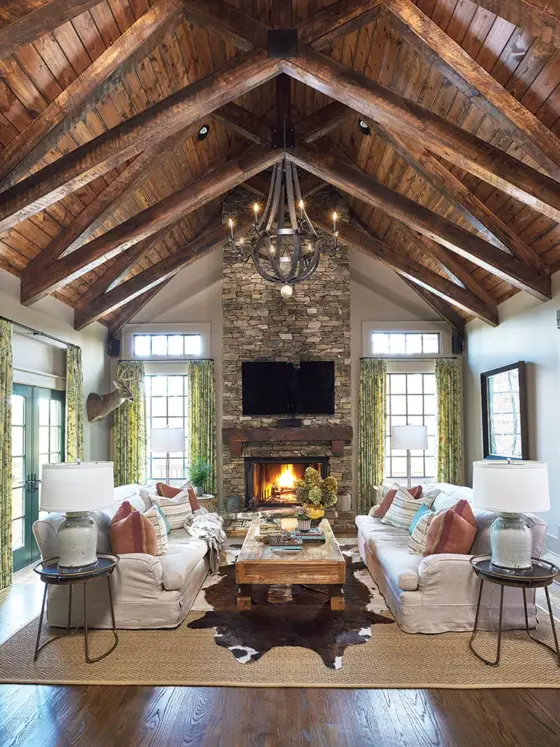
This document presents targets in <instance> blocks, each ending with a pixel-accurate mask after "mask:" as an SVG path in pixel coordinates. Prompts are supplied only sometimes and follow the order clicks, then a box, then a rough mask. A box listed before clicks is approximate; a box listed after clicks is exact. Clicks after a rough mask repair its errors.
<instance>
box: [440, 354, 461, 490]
mask: <svg viewBox="0 0 560 747" xmlns="http://www.w3.org/2000/svg"><path fill="white" fill-rule="evenodd" d="M460 365H461V364H460V361H459V359H458V358H438V359H437V360H436V389H437V400H438V456H437V479H438V482H448V483H451V484H452V485H460V484H461V482H462V479H463V438H462V426H461V371H460Z"/></svg>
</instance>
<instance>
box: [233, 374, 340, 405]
mask: <svg viewBox="0 0 560 747" xmlns="http://www.w3.org/2000/svg"><path fill="white" fill-rule="evenodd" d="M242 386H243V414H244V415H333V414H334V362H333V361H302V362H301V363H274V362H270V363H269V362H247V361H246V362H244V363H243V364H242Z"/></svg>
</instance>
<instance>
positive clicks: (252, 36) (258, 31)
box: [183, 0, 269, 52]
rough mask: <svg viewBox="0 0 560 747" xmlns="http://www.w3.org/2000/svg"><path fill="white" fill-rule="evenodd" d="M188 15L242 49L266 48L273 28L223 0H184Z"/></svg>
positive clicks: (197, 23)
mask: <svg viewBox="0 0 560 747" xmlns="http://www.w3.org/2000/svg"><path fill="white" fill-rule="evenodd" d="M183 8H184V13H185V16H186V17H187V19H188V20H189V21H191V23H195V24H196V25H197V26H200V27H201V28H204V29H205V30H206V31H211V32H213V33H215V34H218V36H220V37H221V38H222V39H225V40H226V41H230V42H232V43H233V44H234V45H235V46H236V47H237V48H238V49H240V50H242V51H243V52H248V51H249V50H251V49H253V47H260V48H262V49H266V46H267V35H268V31H269V27H268V26H267V25H266V24H265V23H262V22H261V21H259V20H257V19H256V18H254V17H253V16H249V15H247V14H246V13H243V11H241V10H238V9H237V8H235V7H234V6H233V5H230V4H229V3H225V2H222V0H183Z"/></svg>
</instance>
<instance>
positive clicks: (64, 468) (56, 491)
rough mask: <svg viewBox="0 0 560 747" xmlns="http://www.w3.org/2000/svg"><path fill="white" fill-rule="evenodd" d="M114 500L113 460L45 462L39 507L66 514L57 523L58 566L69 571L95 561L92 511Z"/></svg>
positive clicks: (94, 525)
mask: <svg viewBox="0 0 560 747" xmlns="http://www.w3.org/2000/svg"><path fill="white" fill-rule="evenodd" d="M113 501H114V481H113V462H61V463H58V464H44V465H43V469H42V474H41V511H53V512H56V513H63V514H66V519H65V520H64V521H63V522H62V524H61V525H60V526H59V527H58V555H59V558H58V567H59V568H60V569H61V570H63V571H64V570H67V571H69V572H72V571H74V572H75V571H77V570H80V569H84V568H92V567H95V566H96V565H97V524H96V523H95V521H94V519H93V517H92V516H91V513H90V512H91V511H96V510H98V509H102V508H107V507H108V506H110V505H111V504H112V503H113Z"/></svg>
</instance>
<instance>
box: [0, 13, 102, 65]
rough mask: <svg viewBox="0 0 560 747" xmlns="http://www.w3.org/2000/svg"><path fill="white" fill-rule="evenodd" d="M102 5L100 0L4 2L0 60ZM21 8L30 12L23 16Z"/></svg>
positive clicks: (0, 29) (0, 30) (0, 31)
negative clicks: (99, 4)
mask: <svg viewBox="0 0 560 747" xmlns="http://www.w3.org/2000/svg"><path fill="white" fill-rule="evenodd" d="M99 2H100V0H45V1H43V2H34V3H32V4H31V3H21V2H20V0H8V2H4V3H2V6H3V7H2V16H3V18H4V23H3V25H2V28H0V59H3V58H4V57H8V56H9V55H11V54H13V53H14V52H15V51H16V50H17V49H18V48H19V47H21V46H23V45H24V44H29V43H30V42H32V41H35V39H38V38H39V37H40V36H43V34H46V33H47V32H49V31H53V30H54V29H55V28H57V27H58V26H62V24H63V23H66V22H67V21H70V20H71V19H72V18H75V17H76V16H78V15H80V14H81V13H85V12H86V10H89V9H90V8H92V7H93V6H94V5H97V4H98V3H99ZM22 6H23V8H26V9H28V12H27V13H22Z"/></svg>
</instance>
